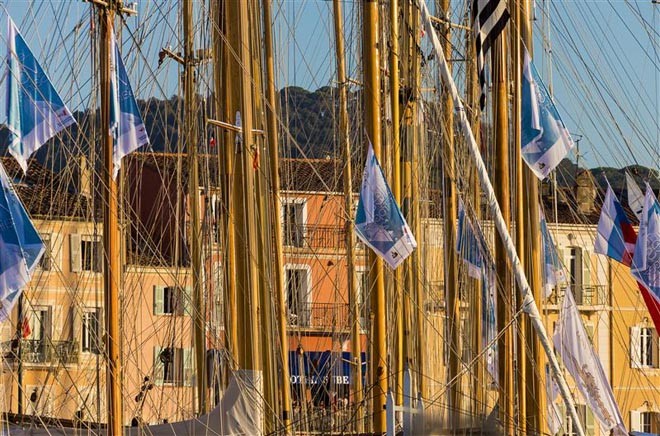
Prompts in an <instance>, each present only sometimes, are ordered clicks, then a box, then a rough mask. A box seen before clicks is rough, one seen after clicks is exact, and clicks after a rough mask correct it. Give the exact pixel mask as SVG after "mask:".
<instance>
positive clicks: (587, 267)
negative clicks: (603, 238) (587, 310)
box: [582, 248, 598, 306]
mask: <svg viewBox="0 0 660 436" xmlns="http://www.w3.org/2000/svg"><path fill="white" fill-rule="evenodd" d="M597 297H598V296H597V295H596V290H595V289H592V287H591V252H590V251H589V250H586V249H584V248H583V249H582V298H583V299H584V304H586V305H590V306H591V305H594V304H598V298H597Z"/></svg>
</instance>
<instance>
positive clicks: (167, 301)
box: [154, 286, 191, 315]
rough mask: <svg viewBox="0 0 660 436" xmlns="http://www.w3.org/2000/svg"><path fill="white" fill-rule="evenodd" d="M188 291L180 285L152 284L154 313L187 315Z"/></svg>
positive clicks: (188, 307) (188, 311)
mask: <svg viewBox="0 0 660 436" xmlns="http://www.w3.org/2000/svg"><path fill="white" fill-rule="evenodd" d="M188 293H189V291H188V289H187V288H183V287H181V286H154V315H183V314H186V315H189V314H190V313H191V310H190V309H191V308H190V298H189V296H188Z"/></svg>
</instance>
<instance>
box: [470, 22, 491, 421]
mask: <svg viewBox="0 0 660 436" xmlns="http://www.w3.org/2000/svg"><path fill="white" fill-rule="evenodd" d="M465 35H466V41H467V44H466V52H467V64H466V76H467V80H466V81H467V86H466V94H467V97H466V101H467V103H468V104H467V108H468V116H469V120H470V125H471V126H472V134H473V135H474V137H475V139H476V140H477V142H479V140H480V136H481V135H480V131H479V130H480V127H481V117H480V112H479V97H478V94H477V92H476V91H477V90H478V89H479V87H478V86H477V83H478V77H477V69H476V68H475V55H474V54H475V47H474V39H473V36H472V35H473V33H472V32H470V31H468V32H465ZM466 148H467V147H466ZM465 152H466V153H469V151H468V150H467V149H466V150H465ZM468 168H469V180H470V185H469V190H470V198H471V201H472V207H473V209H474V211H475V213H476V217H477V219H481V187H480V186H479V179H478V177H477V174H476V169H475V167H474V165H472V164H470V165H469V167H468ZM482 280H483V279H482ZM470 289H471V291H472V293H473V295H474V296H475V298H473V299H472V300H471V304H472V308H471V314H472V350H473V355H476V354H478V353H479V352H480V351H481V349H482V348H483V328H484V326H483V323H482V319H483V318H482V316H483V314H482V312H483V310H485V309H486V307H484V304H483V299H482V298H483V297H482V292H483V291H482V284H481V283H479V282H478V281H477V280H474V281H473V282H472V286H470ZM485 368H486V365H484V364H483V360H482V359H477V361H476V363H475V369H474V370H473V374H474V375H473V378H472V395H473V406H472V413H473V414H474V418H475V420H477V421H482V419H483V414H484V412H485V410H486V409H487V407H488V406H487V404H485V402H486V401H487V399H488V397H487V395H486V394H485V392H486V391H487V389H488V388H487V387H486V386H485V379H486V377H485V376H486V375H485Z"/></svg>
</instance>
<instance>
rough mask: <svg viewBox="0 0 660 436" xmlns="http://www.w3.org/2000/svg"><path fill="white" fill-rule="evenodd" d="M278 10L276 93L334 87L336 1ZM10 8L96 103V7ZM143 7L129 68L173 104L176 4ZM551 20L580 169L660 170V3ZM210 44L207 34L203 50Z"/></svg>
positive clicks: (78, 93) (558, 86)
mask: <svg viewBox="0 0 660 436" xmlns="http://www.w3.org/2000/svg"><path fill="white" fill-rule="evenodd" d="M274 3H275V4H274V21H275V26H274V29H275V39H276V51H277V59H278V61H277V65H276V68H277V69H278V72H279V83H278V86H280V87H281V86H287V85H297V86H301V87H303V88H307V89H311V90H314V89H317V88H319V87H321V86H326V85H332V84H333V80H334V68H335V65H334V52H333V50H334V49H333V47H334V45H333V44H334V36H333V27H332V3H331V2H328V1H317V0H314V1H303V0H294V1H291V0H289V1H284V2H274ZM535 3H536V17H537V20H536V22H535V39H536V41H537V43H536V46H535V61H536V64H537V68H538V69H539V71H541V74H542V75H543V76H544V78H545V79H546V81H548V82H549V81H550V80H549V79H550V74H549V72H550V69H549V67H548V65H547V63H546V60H547V59H548V57H547V52H546V51H544V50H543V45H542V43H541V36H542V27H543V17H544V14H545V12H544V11H543V1H542V0H537V1H536V2H535ZM4 4H5V5H6V7H7V9H8V11H9V12H10V14H11V15H12V16H13V17H14V19H15V21H16V22H17V24H18V25H19V27H20V29H21V31H22V33H23V34H24V36H25V38H26V39H27V40H28V43H29V44H30V45H31V46H32V48H33V50H34V51H35V53H36V54H37V56H38V57H39V58H40V59H41V60H42V62H43V63H44V65H45V67H46V69H47V71H48V72H49V74H50V75H51V77H52V79H53V81H54V82H55V83H56V84H57V87H58V89H60V90H61V93H62V94H63V96H65V100H66V101H67V102H68V104H69V105H70V106H71V107H72V108H73V109H76V108H82V107H87V106H89V105H90V103H91V102H92V98H91V96H90V93H89V89H90V85H91V80H92V79H91V56H90V43H89V24H90V8H91V5H90V4H89V3H85V2H82V1H55V0H52V1H50V0H42V1H37V2H32V1H28V0H16V1H13V0H9V1H5V2H4ZM138 4H139V11H140V13H139V14H138V16H137V17H131V18H128V19H127V22H126V24H127V27H126V30H125V32H124V37H123V40H124V45H123V54H124V58H125V63H126V64H127V67H128V69H129V72H130V74H131V77H132V78H133V85H134V88H136V92H137V94H138V95H139V96H140V97H141V98H144V97H147V96H155V97H158V98H165V97H169V96H171V95H173V94H175V93H176V92H177V75H178V67H177V65H175V63H174V62H171V61H170V62H167V63H166V64H165V65H164V66H163V67H161V68H157V67H156V64H157V53H158V50H159V49H160V48H161V47H164V46H172V47H173V48H175V49H177V48H178V46H179V39H178V32H179V31H180V21H179V19H180V14H179V12H178V6H177V2H175V1H173V0H140V1H139V2H138ZM203 4H204V2H201V1H200V2H196V5H198V6H200V5H202V7H203ZM343 7H344V14H345V21H346V38H347V51H348V53H349V55H348V68H349V75H351V76H353V77H356V78H358V79H359V77H358V74H359V70H358V66H359V55H360V53H359V50H360V38H359V34H358V28H359V27H358V22H359V18H358V17H359V13H358V11H359V9H360V2H357V1H345V2H344V3H343ZM463 7H464V5H463V2H455V3H454V8H455V12H454V14H455V15H460V14H461V8H463ZM198 14H199V15H204V14H205V12H204V11H203V10H202V11H199V12H198ZM549 17H550V23H551V27H550V41H551V44H552V82H553V90H554V93H555V98H556V101H557V104H558V106H559V109H560V112H561V114H562V116H563V118H564V121H565V123H566V124H567V125H568V127H569V129H570V130H571V131H572V132H574V133H575V134H576V137H577V138H581V140H580V154H581V155H582V156H581V162H582V163H585V164H586V165H587V166H590V167H593V166H600V165H608V166H616V167H620V166H624V165H630V164H634V163H640V164H643V165H646V166H650V167H652V168H656V169H658V168H659V166H660V163H659V160H660V142H659V141H660V127H659V126H658V119H660V112H659V111H660V105H659V104H658V102H659V101H660V84H659V83H658V81H659V80H660V79H659V74H660V72H659V71H660V70H659V68H660V66H659V60H658V59H659V56H660V54H659V53H658V51H659V50H658V47H659V44H660V36H659V35H658V32H660V30H659V29H660V5H655V6H654V5H652V4H651V0H644V1H639V2H628V1H554V2H552V7H551V8H550V13H549ZM197 22H198V23H200V24H198V25H199V28H198V31H199V34H200V35H201V34H203V33H204V32H203V30H207V29H204V28H203V24H202V23H204V20H197ZM3 25H4V22H3ZM543 33H544V32H543ZM4 34H5V32H2V38H3V39H4ZM136 41H137V42H136ZM207 44H208V42H207V41H204V40H202V39H201V37H200V39H199V41H198V45H199V46H206V45H207ZM138 48H139V49H138ZM72 71H73V73H72ZM201 76H202V77H203V76H204V74H203V71H202V75H201ZM202 86H203V84H202ZM3 110H4V109H3ZM577 135H580V136H577ZM573 158H575V157H574V156H573Z"/></svg>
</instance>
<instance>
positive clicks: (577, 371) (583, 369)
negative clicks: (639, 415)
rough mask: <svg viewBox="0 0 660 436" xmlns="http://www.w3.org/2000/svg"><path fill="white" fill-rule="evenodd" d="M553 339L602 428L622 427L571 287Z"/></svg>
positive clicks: (618, 413) (609, 388)
mask: <svg viewBox="0 0 660 436" xmlns="http://www.w3.org/2000/svg"><path fill="white" fill-rule="evenodd" d="M552 341H553V342H554V344H555V349H556V350H557V352H558V353H559V355H560V356H561V358H562V361H563V362H564V365H565V366H566V370H567V371H568V372H569V373H570V374H571V375H572V376H573V378H574V379H575V384H576V385H577V387H578V389H579V390H580V392H581V393H582V395H583V396H584V398H585V400H586V402H587V404H588V405H589V408H590V409H591V410H592V411H593V412H594V416H595V417H596V419H597V420H598V422H599V423H600V427H601V429H602V430H603V432H604V433H608V432H609V431H610V430H612V429H614V428H615V427H619V428H621V429H623V428H625V426H624V424H623V419H622V418H621V412H620V411H619V407H618V406H617V404H616V401H614V394H613V393H612V387H611V386H610V384H609V382H608V381H607V378H606V377H605V371H604V370H603V366H602V365H601V363H600V360H598V356H597V355H596V352H595V350H594V348H593V345H592V344H591V341H590V340H589V336H587V332H586V331H585V330H584V326H583V325H582V321H581V319H580V314H579V313H578V310H577V306H576V305H575V300H574V299H573V294H572V292H571V290H570V288H567V289H566V292H565V297H564V304H563V305H562V308H561V312H560V314H559V322H558V323H557V327H556V328H555V334H554V336H553V337H552Z"/></svg>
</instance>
